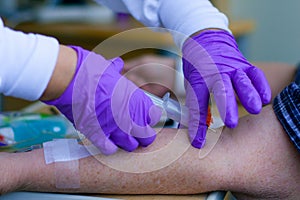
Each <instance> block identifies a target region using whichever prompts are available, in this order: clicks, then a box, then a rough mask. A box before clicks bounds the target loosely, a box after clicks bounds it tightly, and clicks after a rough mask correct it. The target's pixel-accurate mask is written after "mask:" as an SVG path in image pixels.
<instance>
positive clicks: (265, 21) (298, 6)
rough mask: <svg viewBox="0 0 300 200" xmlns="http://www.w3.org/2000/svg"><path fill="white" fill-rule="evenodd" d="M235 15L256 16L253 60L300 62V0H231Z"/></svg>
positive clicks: (251, 39)
mask: <svg viewBox="0 0 300 200" xmlns="http://www.w3.org/2000/svg"><path fill="white" fill-rule="evenodd" d="M229 9H230V12H231V14H232V16H231V17H230V18H232V19H253V20H255V21H256V22H255V23H256V29H255V32H254V33H253V34H251V35H249V40H248V41H249V45H248V46H249V49H247V57H248V59H250V60H252V61H282V62H288V63H291V64H295V63H298V62H300V1H299V0H286V1H283V0H230V7H229Z"/></svg>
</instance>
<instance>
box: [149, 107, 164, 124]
mask: <svg viewBox="0 0 300 200" xmlns="http://www.w3.org/2000/svg"><path fill="white" fill-rule="evenodd" d="M161 115H162V110H161V109H160V108H159V107H158V106H156V105H152V106H151V107H150V109H149V117H150V123H149V125H150V126H154V125H156V124H157V123H158V122H159V120H160V118H161Z"/></svg>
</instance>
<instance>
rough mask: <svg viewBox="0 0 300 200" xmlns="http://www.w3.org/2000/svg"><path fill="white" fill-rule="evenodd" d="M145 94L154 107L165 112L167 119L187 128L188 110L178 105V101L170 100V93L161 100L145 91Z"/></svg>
mask: <svg viewBox="0 0 300 200" xmlns="http://www.w3.org/2000/svg"><path fill="white" fill-rule="evenodd" d="M144 92H145V94H146V95H147V96H148V97H149V98H150V99H151V100H152V102H153V103H154V105H156V106H158V107H160V108H161V109H162V110H163V111H165V113H166V115H167V117H168V118H169V119H172V120H174V121H176V122H178V123H180V124H181V125H183V126H185V127H188V122H189V110H188V108H187V107H186V106H184V105H180V103H179V102H178V101H175V100H174V99H172V98H170V93H169V92H168V93H166V94H165V95H164V96H163V98H160V97H158V96H156V95H154V94H151V93H149V92H147V91H145V90H144Z"/></svg>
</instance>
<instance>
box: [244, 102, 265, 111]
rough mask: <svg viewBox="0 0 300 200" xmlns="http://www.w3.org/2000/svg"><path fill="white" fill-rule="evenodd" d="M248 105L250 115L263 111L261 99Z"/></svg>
mask: <svg viewBox="0 0 300 200" xmlns="http://www.w3.org/2000/svg"><path fill="white" fill-rule="evenodd" d="M248 105H249V106H245V108H246V110H247V111H248V112H249V113H250V114H258V113H260V111H261V109H262V102H261V99H252V100H250V101H249V102H248ZM250 105H251V106H250Z"/></svg>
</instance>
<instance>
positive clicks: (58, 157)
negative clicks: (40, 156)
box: [43, 139, 100, 188]
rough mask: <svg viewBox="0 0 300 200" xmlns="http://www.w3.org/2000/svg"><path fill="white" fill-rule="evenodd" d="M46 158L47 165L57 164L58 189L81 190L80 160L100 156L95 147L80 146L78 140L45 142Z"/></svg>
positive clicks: (56, 178)
mask: <svg viewBox="0 0 300 200" xmlns="http://www.w3.org/2000/svg"><path fill="white" fill-rule="evenodd" d="M43 147H44V156H45V162H46V164H51V163H55V180H56V187H57V188H79V187H80V173H79V161H78V160H79V159H81V158H85V157H88V156H91V155H96V154H99V153H100V151H99V150H98V149H96V148H95V147H94V146H88V147H85V146H82V145H79V144H78V142H77V140H76V139H55V140H53V141H50V142H45V143H44V144H43Z"/></svg>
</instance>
